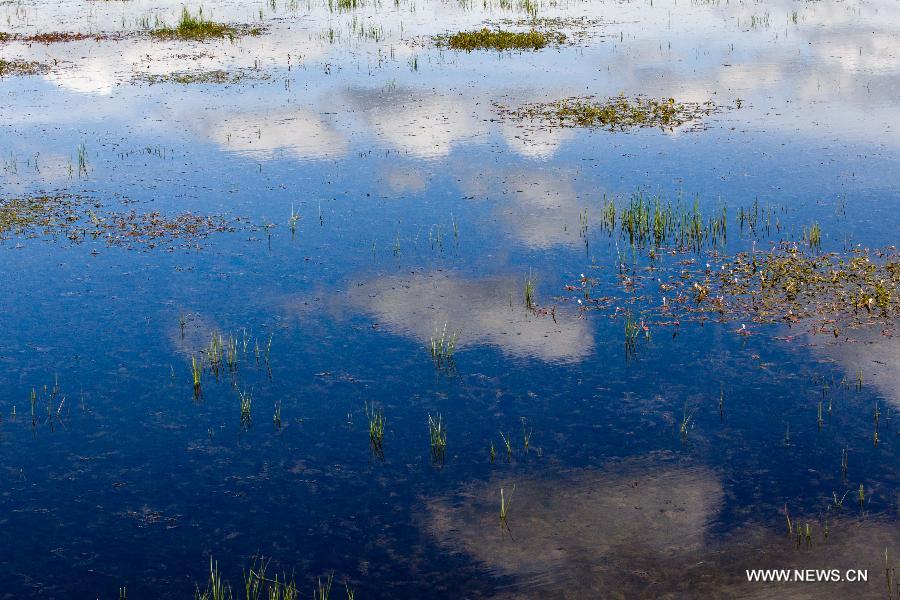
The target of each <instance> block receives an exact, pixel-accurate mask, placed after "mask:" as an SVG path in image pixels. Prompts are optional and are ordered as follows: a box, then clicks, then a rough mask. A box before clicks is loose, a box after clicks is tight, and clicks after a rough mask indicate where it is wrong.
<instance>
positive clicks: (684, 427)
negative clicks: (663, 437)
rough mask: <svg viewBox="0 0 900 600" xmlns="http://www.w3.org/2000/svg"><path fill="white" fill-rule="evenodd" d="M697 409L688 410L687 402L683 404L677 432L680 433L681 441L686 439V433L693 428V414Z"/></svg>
mask: <svg viewBox="0 0 900 600" xmlns="http://www.w3.org/2000/svg"><path fill="white" fill-rule="evenodd" d="M696 411H697V409H696V408H695V409H693V410H690V411H689V410H688V405H687V402H685V403H684V411H683V412H682V416H681V425H680V426H679V432H680V433H681V439H682V440H685V439H687V436H688V432H689V431H690V430H691V429H693V428H694V413H695V412H696Z"/></svg>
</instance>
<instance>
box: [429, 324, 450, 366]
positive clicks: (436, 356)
mask: <svg viewBox="0 0 900 600" xmlns="http://www.w3.org/2000/svg"><path fill="white" fill-rule="evenodd" d="M456 338H457V332H455V331H454V332H451V333H448V332H447V324H446V323H444V327H443V329H441V330H440V331H438V332H435V334H434V335H433V336H431V341H430V351H431V360H432V361H434V364H435V366H437V367H439V368H440V367H452V366H453V354H454V352H456Z"/></svg>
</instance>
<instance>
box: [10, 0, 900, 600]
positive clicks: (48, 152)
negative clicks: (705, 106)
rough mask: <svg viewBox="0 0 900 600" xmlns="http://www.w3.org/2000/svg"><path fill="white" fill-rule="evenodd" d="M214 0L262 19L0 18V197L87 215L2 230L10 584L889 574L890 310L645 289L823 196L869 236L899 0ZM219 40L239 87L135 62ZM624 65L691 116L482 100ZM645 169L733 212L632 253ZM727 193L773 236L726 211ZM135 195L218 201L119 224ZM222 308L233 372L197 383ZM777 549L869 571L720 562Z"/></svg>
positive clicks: (855, 591)
mask: <svg viewBox="0 0 900 600" xmlns="http://www.w3.org/2000/svg"><path fill="white" fill-rule="evenodd" d="M532 6H533V5H532ZM195 8H196V7H194V6H192V7H191V9H192V10H193V9H195ZM203 8H204V14H205V15H207V16H208V17H209V18H212V19H214V20H217V21H223V22H229V23H236V24H246V25H253V26H257V25H260V26H262V27H264V31H263V32H262V33H261V34H260V35H258V36H247V37H240V38H237V39H235V40H233V41H229V40H214V41H206V42H194V41H159V40H154V39H151V38H150V37H149V36H148V35H146V33H142V31H144V29H145V25H146V24H147V23H150V26H152V24H153V23H154V19H155V18H156V17H157V16H159V18H160V19H161V20H163V21H165V22H166V23H169V24H172V23H174V22H175V21H176V19H177V15H178V12H179V11H180V10H181V4H180V3H176V2H164V1H162V0H154V1H150V0H133V1H130V2H83V1H81V0H79V1H69V2H30V3H29V2H22V3H18V4H3V5H0V19H2V20H0V23H2V26H0V30H2V31H4V32H7V33H12V34H21V35H23V36H27V35H32V34H35V33H41V32H49V31H67V32H83V33H92V34H98V33H104V34H110V35H108V36H107V37H108V38H109V39H99V40H95V39H87V40H81V41H72V42H61V43H52V44H40V43H26V42H23V41H17V40H12V41H6V42H0V56H2V57H3V58H4V59H6V60H12V59H20V60H28V61H31V60H34V61H38V62H40V63H43V64H45V65H46V66H47V68H46V69H45V70H44V71H43V72H42V73H40V74H38V75H34V76H27V77H20V76H6V77H3V78H2V79H0V95H2V98H3V103H2V105H3V106H2V108H0V157H2V159H3V170H2V174H0V177H2V179H0V191H2V195H0V201H3V202H9V201H10V200H11V199H14V198H29V197H36V196H41V195H47V194H61V195H63V196H64V197H65V198H68V199H71V200H72V202H73V203H74V204H73V205H72V206H73V208H71V209H68V210H70V211H71V212H70V213H69V214H70V216H71V215H74V216H73V218H77V219H79V220H78V223H79V224H78V225H75V226H68V227H67V226H66V225H65V223H66V221H65V219H63V218H58V219H56V220H55V221H53V222H52V223H51V224H49V225H48V226H46V227H43V226H42V227H35V226H32V227H25V228H18V227H16V228H11V229H9V230H6V231H2V232H0V254H2V257H3V258H2V261H3V265H4V267H5V268H4V272H5V275H6V276H5V277H3V278H2V280H0V306H2V315H3V316H2V325H3V332H4V334H3V337H2V340H3V342H2V345H0V386H2V387H0V389H2V395H0V415H2V418H0V459H2V460H0V464H2V465H3V468H2V469H0V481H2V490H3V491H2V492H0V577H2V579H3V581H4V584H5V585H4V589H3V592H2V593H0V597H4V598H22V597H48V598H62V597H77V598H81V597H85V598H87V597H90V598H94V597H100V598H116V597H118V594H119V588H122V587H126V588H127V593H128V596H129V597H131V598H145V597H146V598H184V597H191V595H192V594H193V593H194V590H195V586H197V585H199V586H200V587H201V588H204V587H205V585H206V582H207V579H208V571H209V559H210V556H212V557H213V559H214V560H217V561H218V564H219V568H220V569H221V571H222V573H223V576H224V577H225V578H226V579H228V580H230V581H231V584H232V586H233V587H234V588H235V590H237V588H242V587H243V584H242V569H246V568H249V566H250V564H251V562H252V560H253V558H254V557H255V556H264V557H267V558H270V559H271V563H270V566H269V569H270V574H271V573H274V572H275V571H278V572H279V573H280V572H286V573H288V574H290V573H293V574H294V577H295V579H296V581H297V582H298V585H299V586H300V588H301V591H302V594H303V595H307V594H309V593H311V592H312V589H313V587H314V586H315V582H316V578H317V577H325V576H327V575H328V574H329V573H331V572H333V573H334V576H335V591H334V592H333V594H334V597H338V598H342V597H344V583H345V582H347V583H348V584H349V585H351V586H352V587H353V588H354V590H355V591H356V597H357V598H379V597H380V598H397V597H415V598H419V597H446V598H459V597H579V598H580V597H584V598H594V597H629V598H630V597H664V596H670V597H690V596H700V595H703V596H704V597H709V596H722V597H760V598H763V597H772V596H773V595H778V596H779V597H782V596H790V597H811V596H812V595H813V594H814V595H815V596H817V597H823V596H824V597H838V596H839V597H846V596H848V595H851V594H852V595H853V596H855V597H873V598H879V597H880V598H883V597H886V596H887V595H888V593H887V590H888V587H887V584H886V576H885V560H884V552H885V549H886V548H887V550H888V554H889V559H888V560H889V563H890V564H896V563H897V562H898V560H897V556H898V555H900V533H898V531H900V528H898V520H900V487H898V484H900V468H898V465H900V461H898V454H900V450H898V448H900V446H898V437H897V435H898V433H900V424H898V420H897V417H896V416H895V414H896V412H897V411H898V410H900V379H898V372H900V371H898V368H897V367H898V355H900V345H898V342H897V340H898V339H900V338H898V337H897V334H896V331H895V330H896V324H897V318H896V316H895V315H893V314H888V315H887V316H886V317H885V318H882V319H880V320H879V321H878V322H877V323H874V322H873V323H872V324H870V325H868V326H865V327H855V328H846V329H842V331H841V334H840V335H831V333H830V330H829V331H828V332H826V334H824V335H823V334H821V333H819V334H815V333H813V331H815V330H816V326H817V325H819V324H820V321H821V319H819V320H818V321H816V322H811V321H810V320H801V321H798V322H794V323H793V324H789V322H788V321H782V322H777V323H757V322H754V321H752V320H751V319H750V318H749V315H748V318H746V319H744V318H734V315H731V316H730V317H729V318H723V319H721V320H719V319H716V318H711V319H708V320H705V321H699V320H694V319H690V320H687V319H686V320H684V322H681V323H680V325H679V326H673V325H671V324H666V323H664V322H661V319H657V318H653V319H651V315H653V314H658V309H659V307H660V306H661V305H662V304H663V303H664V302H666V301H664V300H663V297H664V296H666V297H667V299H668V300H667V301H672V298H673V294H674V292H669V291H666V290H665V289H664V288H663V287H662V286H660V285H659V284H660V282H665V281H669V279H670V277H675V278H677V277H678V274H679V273H680V272H681V271H691V272H695V271H700V272H702V271H703V270H704V268H705V267H704V265H705V263H707V262H710V263H712V266H711V267H710V268H711V269H713V270H715V269H716V268H717V267H718V266H719V262H720V261H721V258H720V257H722V256H724V257H727V256H730V255H733V254H734V253H736V252H739V251H753V250H756V249H764V250H766V251H768V249H769V248H770V246H771V245H772V244H775V243H777V242H779V241H788V242H791V243H796V244H798V245H800V246H802V245H803V244H804V243H805V242H804V239H803V238H804V234H803V232H804V230H805V229H806V228H809V227H810V226H811V225H812V224H813V223H818V224H820V225H821V230H822V242H821V249H820V250H819V251H820V252H837V253H841V254H842V255H846V254H848V253H849V252H850V251H851V250H852V249H854V248H872V249H883V248H886V247H889V246H892V245H894V244H896V242H897V232H898V231H900V211H898V210H897V208H898V206H900V179H898V177H897V175H895V173H896V172H897V171H898V169H897V167H898V158H900V132H898V131H897V126H896V117H897V93H898V90H900V67H898V65H900V60H898V59H900V56H898V55H900V33H898V32H900V7H898V5H897V4H896V3H893V2H889V1H885V2H879V1H873V2H856V1H854V2H830V1H823V2H814V3H813V2H780V1H773V2H765V3H761V2H760V3H719V2H694V3H686V2H681V3H676V2H658V1H655V0H654V1H653V2H652V3H651V2H569V3H552V4H538V5H536V8H535V10H536V12H537V16H538V17H539V18H548V19H549V18H561V19H568V20H566V21H562V22H561V25H559V27H560V28H561V29H562V30H563V31H564V32H566V33H567V36H568V39H569V43H564V44H562V45H560V46H558V47H556V46H549V47H547V48H544V49H543V50H540V51H535V52H511V53H509V52H507V53H496V52H490V51H480V52H472V53H465V52H455V51H452V50H449V49H446V48H441V47H439V46H438V45H436V44H435V42H434V40H433V39H432V38H431V36H433V35H439V34H446V33H450V32H453V31H458V30H464V29H473V28H476V27H480V26H481V25H482V24H483V23H491V24H496V23H505V22H506V20H511V21H512V22H513V23H512V24H506V25H504V26H505V27H510V28H519V29H521V28H523V27H527V25H523V24H522V23H521V21H522V20H523V19H528V18H529V13H528V10H527V9H528V5H527V4H523V5H520V4H517V3H512V4H507V3H503V4H498V3H487V4H482V5H475V6H465V5H461V4H457V3H441V2H407V1H401V2H400V3H399V4H394V3H383V4H381V5H374V4H370V3H364V4H363V5H362V6H360V7H358V8H355V9H352V10H338V9H337V8H335V9H334V10H329V7H328V5H327V4H309V3H283V2H277V3H276V4H275V5H274V6H273V5H271V4H268V3H250V4H248V3H238V2H222V3H208V4H204V7H203ZM573 19H581V20H579V21H577V22H575V21H573ZM376 38H377V39H376ZM214 70H221V71H225V72H226V73H228V74H230V76H231V77H233V78H234V79H235V81H233V82H231V83H224V84H223V83H188V84H181V83H174V82H168V83H153V84H150V83H149V81H150V80H151V79H152V78H153V77H164V76H166V75H168V74H171V73H185V72H188V73H194V74H197V73H203V72H209V71H214ZM620 93H621V94H624V95H626V96H629V97H631V96H634V95H637V94H641V95H646V96H648V97H653V98H668V97H672V98H675V99H676V100H677V101H679V102H706V101H713V102H714V103H715V105H716V107H717V108H716V110H715V111H713V112H712V114H710V115H708V116H705V117H703V118H702V119H700V120H699V121H696V122H692V123H689V124H687V125H685V126H682V127H679V128H675V129H673V130H668V129H667V130H662V129H660V128H651V127H648V128H639V129H629V130H625V131H620V130H612V131H611V130H608V129H603V128H595V129H589V128H559V127H548V126H547V125H546V124H544V123H542V122H540V121H537V120H535V121H524V122H523V121H519V120H516V119H513V118H508V117H504V116H503V114H502V111H500V110H499V109H498V108H497V106H496V105H497V104H500V105H504V106H511V107H517V106H521V105H523V104H525V103H529V102H546V101H554V100H558V99H563V98H566V97H573V96H596V97H597V98H607V97H613V96H617V95H619V94H620ZM82 144H83V152H82V153H81V156H82V160H81V161H80V160H79V147H80V146H81V145H82ZM635 193H643V194H644V195H646V196H648V197H649V196H653V195H658V196H660V197H663V198H665V199H668V200H671V201H673V202H675V201H677V200H678V199H679V198H681V199H683V200H682V202H683V203H684V204H685V205H686V206H692V205H693V203H694V202H695V201H696V202H697V206H698V207H699V209H701V210H703V212H704V214H705V215H712V214H718V212H717V211H719V210H721V208H722V207H726V210H727V213H726V214H727V228H728V234H727V241H725V242H724V243H723V244H721V245H718V246H716V247H709V246H705V247H704V248H703V250H702V251H700V252H695V251H691V250H686V249H684V248H675V247H674V246H673V245H671V244H669V245H666V247H664V248H660V249H657V254H658V256H657V257H656V259H655V260H654V261H650V260H649V259H648V248H647V247H632V246H631V245H630V244H629V242H628V239H627V238H623V237H621V236H620V235H618V233H616V234H612V235H611V234H610V233H609V232H608V231H606V230H604V229H603V228H602V227H601V209H602V207H603V204H604V201H605V199H610V198H616V200H617V207H618V208H619V209H620V210H621V208H622V207H623V206H624V205H625V203H626V202H627V201H628V199H629V198H630V197H632V195H633V194H635ZM754 202H757V203H758V205H759V206H761V207H763V208H764V210H765V211H768V212H766V214H769V215H771V221H772V222H771V227H769V228H768V229H765V228H763V227H762V226H760V227H759V228H758V229H757V230H756V231H751V230H750V228H749V227H747V226H744V227H741V225H740V223H739V221H738V215H739V214H740V213H739V210H740V208H741V207H743V208H745V209H746V208H748V207H752V206H753V205H754ZM131 211H134V213H135V214H136V215H138V216H140V215H145V214H147V213H151V212H158V213H160V214H161V215H162V218H164V219H165V218H168V219H174V218H175V217H177V216H178V215H184V214H185V213H191V214H193V215H200V216H210V217H213V219H214V221H215V223H217V224H223V225H221V226H219V225H217V226H215V227H211V228H210V229H208V230H207V229H204V230H203V231H202V232H201V233H202V235H200V234H198V233H197V232H196V231H186V230H184V229H177V230H175V231H176V234H173V235H171V236H162V237H160V238H156V237H153V236H150V235H135V229H133V228H132V226H131V225H129V224H126V225H122V224H121V223H122V220H123V218H124V217H123V215H124V216H127V215H128V214H129V213H130V212H131ZM292 213H293V214H295V215H296V217H297V218H296V219H295V222H294V226H293V228H292V226H291V215H292ZM776 221H777V227H776V225H775V223H776ZM0 222H2V221H0ZM131 222H133V221H129V222H128V223H131ZM292 229H293V230H292ZM101 230H102V231H103V232H105V233H98V232H100V231H101ZM91 232H94V235H92V234H91ZM129 232H130V233H129ZM144 233H145V234H146V231H145V232H144ZM70 237H74V238H75V239H74V240H73V239H70ZM683 261H692V263H690V264H687V263H685V262H683ZM620 264H622V265H624V267H620V266H619V265H620ZM648 266H654V268H655V269H656V270H650V271H648V270H647V267H648ZM529 278H530V279H532V280H534V281H535V282H536V290H535V295H536V303H537V309H536V310H530V309H528V308H527V307H526V306H525V300H524V298H523V296H524V287H525V282H526V280H527V279H529ZM656 280H659V281H656ZM585 282H589V287H590V289H589V295H590V300H591V301H588V297H586V296H585V295H584V293H585V290H584V287H585V285H586V284H585ZM634 282H640V283H639V284H637V285H630V284H631V283H634ZM567 286H568V287H567ZM597 299H602V301H598V302H593V301H594V300H597ZM579 301H581V303H579ZM626 312H628V314H633V315H634V316H635V318H636V319H637V320H639V321H640V320H641V319H646V321H645V323H644V324H645V325H646V326H647V328H648V330H647V332H646V334H645V332H644V331H643V330H641V333H640V334H639V335H638V336H637V339H636V343H635V345H634V348H628V347H626V346H627V345H626V343H625V336H624V328H625V326H624V324H623V321H624V318H623V317H624V315H625V313H626ZM813 321H815V320H813ZM742 327H743V329H742ZM445 328H446V331H447V332H448V335H450V336H455V340H456V343H455V352H454V354H453V359H452V361H435V360H433V359H432V356H431V353H430V347H431V342H432V339H433V338H436V337H439V336H440V333H441V331H443V330H444V329H445ZM216 332H221V334H222V335H223V337H224V338H225V339H226V340H227V339H228V338H229V337H230V336H234V338H235V340H236V345H237V366H236V368H235V369H234V373H231V372H230V371H231V370H230V369H229V368H228V367H227V366H226V365H224V364H223V365H222V366H221V367H220V369H219V375H218V377H216V376H215V374H214V373H213V372H212V370H210V369H209V367H208V366H205V367H204V372H203V375H202V384H201V389H202V392H201V393H200V394H199V397H197V395H195V393H194V387H193V384H192V374H191V359H192V357H193V358H197V359H199V360H201V362H203V364H204V365H206V354H205V353H204V351H205V349H206V348H207V346H208V344H209V341H210V338H211V336H212V335H213V334H214V333H216ZM257 347H258V348H259V350H258V351H257ZM54 386H58V391H56V392H54V390H53V388H54ZM32 390H34V391H35V397H36V402H35V416H34V417H32V412H31V411H32V408H31V400H30V395H31V393H32ZM241 392H244V393H249V394H250V395H251V396H252V405H251V409H250V419H249V421H248V420H247V419H243V420H242V415H241V408H240V393H241ZM820 402H821V406H822V410H823V415H822V418H821V421H820V420H819V417H818V410H819V407H820ZM367 403H369V404H374V405H375V406H378V407H381V408H383V411H384V416H385V430H386V431H385V437H384V443H383V449H382V452H373V449H372V447H371V445H370V443H369V435H368V423H367V418H366V411H365V406H366V404H367ZM276 406H280V407H281V424H280V426H277V425H276V424H275V423H274V422H273V413H274V412H275V407H276ZM876 411H877V413H878V416H877V417H876V416H875V413H876ZM438 414H440V415H442V418H443V422H444V424H445V425H446V429H447V451H446V456H445V457H444V460H443V461H442V464H434V461H433V460H432V455H431V452H430V448H429V431H428V425H427V424H428V416H429V415H435V416H436V415H438ZM876 420H877V424H876ZM682 424H685V427H684V431H682V427H681V425H682ZM876 431H877V433H878V442H877V444H876V443H875V440H874V434H875V432H876ZM501 434H502V435H501ZM526 435H530V438H529V440H528V446H527V447H526V446H525V437H526ZM504 436H505V437H507V438H508V439H509V440H510V445H511V455H510V456H509V457H508V456H507V452H506V450H505V447H504V441H503V437H504ZM492 447H493V448H494V450H495V454H496V456H495V457H494V460H491V458H490V452H491V448H492ZM845 449H846V451H847V468H846V470H845V471H844V469H842V464H841V463H842V451H843V450H845ZM860 485H862V486H863V492H864V500H863V502H862V503H860V502H859V501H858V489H859V486H860ZM501 487H502V488H503V489H504V491H505V492H506V494H507V496H505V497H506V498H509V515H508V518H507V520H506V522H505V523H502V524H501V523H498V521H499V517H498V515H499V510H500V488H501ZM644 490H646V491H644ZM848 490H849V494H847V495H846V496H845V492H847V491H848ZM842 497H843V498H844V502H843V506H835V504H836V499H837V500H840V499H841V498H842ZM785 507H787V509H788V514H789V515H790V517H791V519H795V520H796V522H798V523H802V524H806V523H809V524H810V526H811V527H812V532H813V534H812V540H811V542H809V543H808V542H807V541H806V540H805V539H804V540H803V542H802V543H801V544H800V547H799V548H798V545H797V543H796V540H795V539H794V537H792V536H789V535H788V534H787V527H786V519H785V513H784V511H785ZM826 524H827V526H828V528H829V533H828V537H827V539H826V538H825V534H824V527H825V526H826ZM763 567H776V568H778V567H784V568H788V567H790V568H839V569H842V570H843V569H847V568H854V569H856V568H859V569H868V573H869V582H868V583H859V584H848V583H844V584H841V585H834V584H803V583H797V584H782V585H781V586H773V585H772V584H761V583H748V582H747V581H746V577H745V569H750V568H763ZM895 580H896V578H895ZM242 591H243V590H241V592H242ZM893 593H894V597H896V596H897V594H898V591H894V592H893ZM240 597H243V596H242V594H241V596H240Z"/></svg>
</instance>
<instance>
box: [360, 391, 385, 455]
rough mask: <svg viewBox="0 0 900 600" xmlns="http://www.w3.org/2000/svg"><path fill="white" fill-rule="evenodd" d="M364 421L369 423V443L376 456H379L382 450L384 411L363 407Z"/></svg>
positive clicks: (373, 406)
mask: <svg viewBox="0 0 900 600" xmlns="http://www.w3.org/2000/svg"><path fill="white" fill-rule="evenodd" d="M365 410H366V419H367V420H368V421H369V443H370V444H371V445H372V449H373V450H374V451H375V453H376V454H378V455H381V454H382V453H383V450H384V409H381V408H375V405H374V404H373V405H372V406H371V407H370V406H369V404H368V403H367V404H366V405H365Z"/></svg>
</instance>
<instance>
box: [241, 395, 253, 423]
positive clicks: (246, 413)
mask: <svg viewBox="0 0 900 600" xmlns="http://www.w3.org/2000/svg"><path fill="white" fill-rule="evenodd" d="M238 395H239V397H240V400H241V426H242V427H244V428H245V429H249V428H250V425H251V423H252V421H251V411H250V409H251V408H252V407H253V395H252V394H251V393H250V392H248V391H246V390H245V391H242V392H238Z"/></svg>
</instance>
